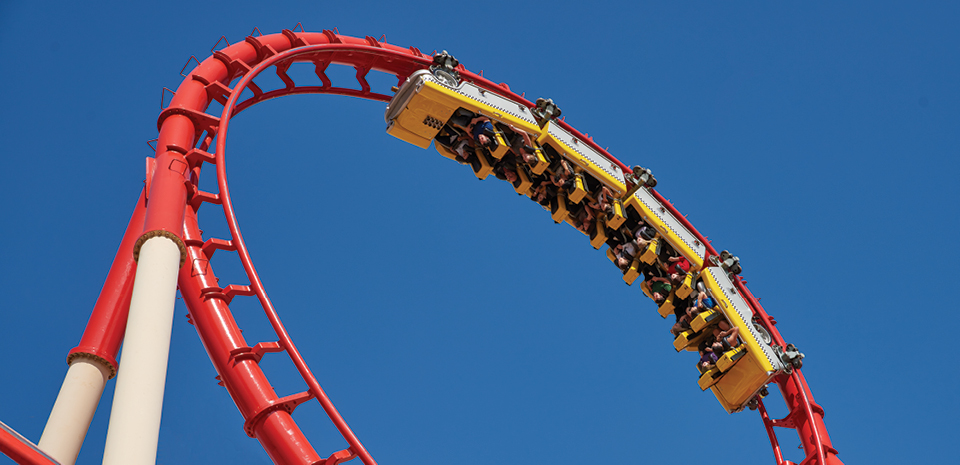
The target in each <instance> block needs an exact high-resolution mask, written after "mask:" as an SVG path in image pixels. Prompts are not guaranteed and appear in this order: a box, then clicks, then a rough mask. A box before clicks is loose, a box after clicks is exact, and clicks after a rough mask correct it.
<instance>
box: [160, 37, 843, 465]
mask: <svg viewBox="0 0 960 465" xmlns="http://www.w3.org/2000/svg"><path fill="white" fill-rule="evenodd" d="M294 62H307V63H312V64H314V65H315V67H316V74H317V76H318V77H319V78H320V80H321V81H322V83H323V85H322V86H299V87H298V86H297V85H296V83H295V82H294V81H293V80H292V79H291V78H290V76H288V75H287V73H286V71H287V70H288V69H289V67H290V65H291V64H293V63H294ZM431 63H432V57H430V56H425V55H424V54H422V53H420V51H419V50H417V49H415V48H412V47H411V48H409V49H405V48H401V47H397V46H394V45H390V44H386V43H383V42H379V41H377V40H376V39H374V38H372V37H369V36H368V37H366V38H364V39H359V38H354V37H347V36H342V35H339V34H336V33H334V32H332V31H323V32H322V33H296V32H293V31H290V30H284V31H283V33H281V34H272V35H265V36H258V37H252V36H251V37H247V38H246V40H245V41H244V42H240V43H237V44H234V45H231V46H228V47H226V48H225V49H223V50H219V51H216V52H214V54H213V56H211V57H209V58H207V59H206V60H204V61H203V62H202V63H200V64H199V65H198V66H197V67H196V68H194V69H193V70H192V71H191V72H190V73H189V74H188V75H187V77H186V79H185V80H184V81H183V83H181V85H180V87H179V88H178V89H177V92H176V95H175V96H174V97H173V99H172V100H171V102H170V105H169V106H168V107H167V108H166V109H164V110H163V111H162V112H161V114H160V117H159V120H158V127H159V129H160V136H159V138H158V142H157V158H158V160H159V159H160V156H161V155H162V154H163V155H168V156H169V155H173V156H174V158H175V159H176V158H180V157H182V159H183V160H185V161H186V163H187V164H188V168H189V173H188V176H189V181H188V182H187V183H186V185H185V188H186V194H187V196H186V199H187V200H186V205H187V207H189V208H186V213H185V214H184V222H183V231H182V236H183V240H184V243H185V244H186V248H187V261H188V263H187V265H186V266H184V267H182V269H181V271H180V278H179V286H180V292H181V294H182V295H183V299H184V301H185V303H186V304H187V307H188V309H189V311H190V317H191V320H192V322H193V323H194V325H195V327H196V329H197V332H198V334H199V336H200V338H201V340H202V342H203V344H204V347H205V348H206V350H207V353H208V354H209V356H210V359H211V361H212V362H213V365H214V366H215V368H216V370H217V372H218V374H219V377H220V379H221V382H222V384H223V385H224V387H226V389H227V391H228V392H229V393H230V396H231V397H232V398H233V400H234V402H235V403H236V405H237V408H238V409H239V410H240V413H241V414H242V415H243V418H244V429H245V431H246V432H247V434H248V435H250V436H251V437H255V438H257V439H258V440H259V441H260V443H261V444H262V445H263V447H264V449H265V450H266V451H267V453H268V455H269V456H270V457H271V459H272V460H273V461H274V462H276V463H283V464H313V463H319V464H327V465H333V464H337V463H341V462H344V461H347V460H350V459H353V458H355V457H359V458H360V460H361V461H362V462H363V463H364V464H366V465H372V464H375V463H376V462H375V461H374V460H373V458H372V457H371V456H370V454H369V453H368V452H367V451H366V449H364V447H363V445H362V444H361V443H360V441H359V440H358V439H357V437H356V436H355V435H354V434H353V432H352V431H351V430H350V428H349V427H348V426H347V424H346V422H345V421H344V420H343V418H342V417H341V416H340V414H339V413H338V412H337V410H336V408H335V407H334V406H333V404H332V402H331V401H330V400H329V399H328V398H327V396H326V394H325V393H324V391H323V389H322V388H321V387H320V384H319V382H318V381H317V379H316V377H315V376H314V375H313V374H312V373H311V371H310V369H309V368H308V367H307V365H306V362H305V361H304V360H303V357H302V356H301V355H300V353H299V352H298V351H297V348H296V346H295V345H294V343H293V341H292V340H291V339H290V336H289V334H288V333H287V331H286V329H285V328H284V327H283V324H282V323H281V321H280V318H279V316H278V314H277V312H276V309H275V308H274V307H273V304H272V303H271V302H270V299H269V298H268V297H267V294H266V292H265V290H264V288H263V284H262V283H261V281H260V278H259V276H258V275H257V272H256V269H255V268H254V266H253V262H252V260H251V258H250V254H249V252H248V251H247V247H246V244H245V243H244V241H243V237H242V236H241V234H240V230H239V226H238V224H237V219H236V216H235V214H234V210H233V205H232V202H231V201H230V195H229V189H228V186H227V181H226V162H225V148H226V133H227V130H228V128H229V121H230V118H231V117H232V116H234V115H235V114H237V113H239V112H241V111H243V110H245V109H246V108H249V107H250V106H252V105H255V104H257V103H259V102H262V101H265V100H268V99H271V98H275V97H280V96H285V95H293V94H307V93H324V94H338V95H350V96H354V97H359V98H365V99H370V100H379V101H388V100H389V99H390V98H391V96H389V95H384V94H378V93H374V92H371V90H370V86H369V84H368V83H367V81H366V79H365V76H366V75H367V73H369V72H370V71H380V72H385V73H389V74H392V75H394V76H396V77H397V79H398V83H402V82H403V80H404V79H406V77H407V76H408V75H410V74H411V73H413V72H414V71H417V70H419V69H424V68H427V67H428V66H429V65H430V64H431ZM330 64H336V65H345V66H351V67H353V68H354V69H356V77H357V81H358V82H359V84H360V87H361V89H360V90H357V89H351V88H346V87H335V86H333V84H332V83H331V82H330V80H329V78H327V76H326V74H325V73H324V71H325V70H326V68H327V67H328V66H329V65H330ZM271 67H273V68H275V71H276V74H277V76H278V77H279V78H280V79H281V80H282V81H283V82H284V84H285V87H284V88H282V89H275V90H270V91H267V92H264V91H263V90H262V89H260V87H258V86H257V85H256V84H255V83H254V82H253V79H254V77H256V76H257V75H258V74H259V73H261V72H263V71H265V70H266V69H269V68H271ZM458 69H459V71H460V74H461V77H462V78H463V79H466V80H468V81H472V82H474V83H475V84H477V85H479V86H481V87H484V88H486V89H488V90H490V91H493V92H496V93H499V94H501V95H503V96H505V97H507V98H510V99H512V100H515V101H517V102H521V103H523V104H525V105H527V106H528V107H533V106H534V105H533V104H532V103H531V102H529V101H528V100H526V99H524V98H522V97H521V96H519V95H516V94H515V93H513V92H511V91H510V90H509V88H508V87H507V86H506V85H501V84H496V83H494V82H492V81H489V80H487V79H485V78H483V77H481V76H479V75H477V74H475V73H472V72H470V71H467V70H466V69H464V68H463V67H462V65H461V66H460V67H459V68H458ZM238 78H239V79H240V80H239V82H237V84H236V85H235V86H234V87H233V88H231V87H230V83H232V82H233V81H234V80H235V79H238ZM245 89H249V90H250V91H251V92H252V93H253V96H252V97H250V98H248V99H247V100H244V101H240V95H241V93H242V91H243V90H245ZM214 100H216V101H218V102H220V103H221V104H223V106H224V108H223V112H222V114H221V115H220V117H219V118H218V117H215V116H212V115H209V114H207V113H205V111H206V109H207V107H208V105H209V104H210V103H211V101H214ZM559 124H560V125H561V126H562V127H564V129H567V130H568V131H570V132H571V133H572V134H573V135H575V136H576V137H577V138H579V139H580V140H581V141H585V142H586V143H588V144H590V145H591V146H592V147H593V148H594V149H596V150H597V151H599V152H600V153H602V154H604V155H605V156H607V157H608V158H609V159H610V160H611V161H613V162H615V163H617V164H618V165H620V167H621V168H623V169H624V170H625V171H628V170H629V168H628V167H627V166H626V165H624V164H623V163H622V162H620V161H619V160H617V159H615V158H614V157H612V156H610V155H609V154H608V153H607V152H606V151H605V150H603V149H602V148H601V147H599V146H598V145H596V144H595V143H594V142H593V141H592V140H591V139H590V138H588V137H586V136H584V135H583V134H581V133H580V132H578V131H577V130H575V129H573V128H572V127H570V126H569V125H567V124H566V123H565V122H563V121H560V122H559ZM214 139H216V150H215V153H210V152H208V151H207V150H208V149H209V147H210V145H211V143H213V141H214ZM165 159H166V158H165ZM204 162H207V163H212V164H215V165H217V182H218V188H219V193H208V192H202V191H200V190H199V189H198V188H197V186H198V183H199V175H200V170H201V167H202V165H203V163H204ZM159 167H160V166H159V165H158V168H159ZM157 171H160V170H159V169H158V170H157ZM148 182H149V176H148ZM148 191H149V186H148ZM181 192H182V191H181ZM652 192H653V193H654V195H655V196H656V197H657V198H658V200H660V201H661V202H662V203H663V204H664V205H666V206H667V207H668V208H669V209H670V210H671V213H673V215H674V216H675V217H676V218H678V219H679V220H680V221H681V222H683V223H684V225H685V226H686V227H687V228H689V229H690V230H691V231H692V232H693V233H694V234H695V235H696V236H697V238H698V239H699V240H700V241H701V243H703V244H706V245H707V250H708V254H710V255H718V254H717V252H716V250H715V249H714V248H713V247H712V246H710V243H709V241H707V240H706V238H705V237H703V235H701V234H700V233H699V232H698V231H697V230H696V229H695V228H694V227H693V226H692V225H691V224H689V223H688V222H687V221H686V219H685V218H684V217H683V215H681V214H680V213H679V212H678V211H677V210H676V208H675V207H673V205H671V204H670V203H669V202H667V201H666V200H665V199H663V198H662V197H661V196H660V194H658V193H656V192H655V191H652ZM181 195H182V193H181ZM148 201H154V202H165V200H161V199H152V198H151V199H148ZM204 202H206V203H213V204H219V205H221V206H222V208H223V210H224V213H225V216H226V219H227V223H228V226H229V229H230V233H231V236H232V237H231V238H230V239H229V240H226V239H215V238H212V239H204V238H203V237H202V234H201V231H200V229H199V225H198V223H197V211H198V209H199V208H200V205H201V204H202V203H204ZM216 250H226V251H236V252H237V253H238V254H239V256H240V260H241V262H242V264H243V267H244V270H245V271H246V273H247V277H248V279H249V280H250V284H248V285H243V284H239V285H238V284H233V285H228V286H224V287H220V286H219V284H218V282H217V278H216V276H215V275H214V272H213V269H212V267H211V265H210V258H211V257H212V256H213V253H214V252H215V251H216ZM735 283H736V286H737V287H738V289H739V290H740V292H741V293H742V295H744V296H745V297H746V299H747V301H748V303H749V304H750V306H751V307H752V309H753V311H754V313H755V314H756V315H758V316H759V318H760V320H761V322H762V324H763V326H765V327H766V329H767V330H768V331H769V333H770V334H771V336H772V337H773V339H774V342H775V343H776V344H780V345H785V343H784V340H783V338H782V336H781V335H780V333H779V332H778V331H777V330H776V328H775V326H774V325H775V324H776V322H775V320H773V319H772V318H771V317H769V316H768V315H767V314H766V312H765V311H764V310H763V308H762V307H761V306H760V304H759V302H758V301H757V300H756V299H755V298H754V297H753V295H752V294H751V293H750V291H749V290H747V288H746V286H745V281H743V280H742V279H740V278H739V277H737V278H735ZM254 295H255V296H257V298H258V300H259V302H260V304H261V305H262V307H263V309H264V312H265V313H266V316H267V318H268V319H269V321H270V323H271V325H272V326H273V329H274V330H275V332H276V334H277V341H266V342H260V343H257V344H253V345H249V344H248V343H247V342H246V341H245V340H244V339H243V337H242V336H241V333H240V329H239V328H238V327H237V324H236V322H235V321H234V319H233V316H232V314H231V312H230V308H229V304H230V302H231V301H232V299H233V298H234V297H235V296H254ZM281 351H282V352H286V353H287V354H288V355H289V356H290V358H291V359H292V360H293V362H294V365H295V366H296V368H297V370H298V371H299V372H300V374H301V376H302V377H303V379H304V381H305V382H306V384H307V386H308V389H307V391H305V392H303V393H300V394H293V395H289V396H286V397H282V398H281V397H279V396H278V395H277V394H276V393H275V392H274V390H273V388H272V387H271V386H270V383H269V382H268V381H267V379H266V377H265V375H264V373H263V371H262V370H261V369H260V367H259V361H260V359H261V358H262V357H263V356H264V355H265V354H266V353H268V352H281ZM776 382H777V384H778V385H779V387H780V389H781V392H782V393H783V397H784V399H785V400H786V402H787V407H788V409H789V412H790V413H789V415H788V416H787V417H786V418H784V419H780V420H771V419H770V418H769V417H768V416H767V413H766V409H765V408H764V406H763V405H762V403H761V405H760V414H761V418H762V420H763V422H764V425H765V427H766V429H767V432H768V434H769V436H770V440H771V444H772V446H773V450H774V456H775V458H776V461H777V463H778V464H779V465H787V464H790V463H792V462H789V461H786V460H784V459H783V457H782V454H781V452H780V446H779V444H778V443H777V439H776V435H775V434H774V430H773V428H774V427H775V426H776V427H784V428H793V429H796V430H797V432H798V434H799V436H800V440H801V442H802V446H803V449H804V451H805V452H806V455H807V456H806V459H805V460H804V461H803V463H804V464H805V465H812V464H818V465H828V464H829V465H836V464H841V462H840V460H839V459H837V457H836V450H834V449H833V447H832V445H831V443H830V439H829V437H828V435H827V432H826V427H825V426H824V423H823V409H822V408H821V407H820V406H818V405H817V404H816V403H814V400H813V395H812V394H811V393H810V390H809V388H808V387H807V384H806V381H805V380H804V378H803V375H802V374H801V373H800V370H794V371H793V372H792V374H790V375H783V376H781V377H780V378H778V379H777V380H776ZM311 398H316V399H317V400H318V401H319V402H320V404H321V406H322V407H323V409H324V411H325V412H326V413H327V415H328V416H329V417H330V419H331V421H332V422H333V423H334V425H335V426H336V427H337V429H338V430H339V431H340V433H341V434H342V435H343V438H344V439H345V440H346V442H347V443H348V445H349V447H347V448H346V449H343V450H340V451H338V452H335V453H333V454H331V455H330V456H328V457H327V458H325V459H324V458H321V456H320V455H318V454H317V452H316V451H315V450H314V449H313V447H312V446H311V445H310V443H309V442H308V441H307V439H306V438H305V437H304V436H303V434H302V433H301V432H300V430H299V428H298V427H297V425H296V423H295V422H294V421H293V418H292V416H291V414H292V412H293V410H294V409H295V408H296V406H297V405H299V404H300V403H303V402H305V401H308V400H310V399H311Z"/></svg>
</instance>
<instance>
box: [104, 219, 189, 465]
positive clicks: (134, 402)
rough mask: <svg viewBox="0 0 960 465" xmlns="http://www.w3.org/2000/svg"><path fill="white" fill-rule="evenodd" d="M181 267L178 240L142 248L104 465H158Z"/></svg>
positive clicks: (154, 240) (160, 239)
mask: <svg viewBox="0 0 960 465" xmlns="http://www.w3.org/2000/svg"><path fill="white" fill-rule="evenodd" d="M179 268H180V249H179V248H178V246H177V244H176V243H175V242H174V241H172V240H170V239H168V238H166V237H163V236H157V237H153V238H150V239H148V240H147V241H146V242H144V244H143V246H142V247H141V248H140V256H139V260H138V263H137V274H136V278H135V279H134V284H133V296H132V298H131V300H130V316H129V317H128V318H127V330H126V333H124V338H123V351H122V353H121V355H120V357H121V358H120V369H119V372H118V374H117V388H116V392H115V393H114V395H113V407H112V408H111V410H110V426H109V427H108V428H107V442H106V446H105V447H104V451H103V463H104V465H140V464H143V465H151V464H154V463H156V460H157V441H158V439H159V436H160V414H161V412H162V410H163V389H164V384H165V381H166V376H167V357H168V356H169V353H170V333H171V331H172V327H173V306H174V302H175V301H176V292H177V274H178V271H179Z"/></svg>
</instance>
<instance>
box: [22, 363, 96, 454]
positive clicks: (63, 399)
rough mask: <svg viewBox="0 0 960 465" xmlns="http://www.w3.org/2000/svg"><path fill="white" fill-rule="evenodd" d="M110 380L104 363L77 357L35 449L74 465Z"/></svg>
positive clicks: (64, 380)
mask: <svg viewBox="0 0 960 465" xmlns="http://www.w3.org/2000/svg"><path fill="white" fill-rule="evenodd" d="M109 377H110V368H109V367H108V366H107V364H106V363H105V362H102V361H100V360H93V359H90V358H84V357H78V358H76V359H74V360H73V363H71V364H70V368H69V369H68V370H67V376H66V377H64V379H63V385H62V386H61V387H60V394H58V395H57V401H56V403H55V404H53V410H51V411H50V417H49V418H48V419H47V425H46V426H45V427H44V428H43V434H42V435H41V436H40V442H39V443H37V447H38V448H39V449H40V450H42V451H43V452H45V453H46V454H47V455H49V456H50V457H53V458H54V459H56V460H57V461H58V462H60V463H61V464H62V465H73V463H74V462H76V461H77V455H78V454H79V453H80V446H82V445H83V438H84V437H86V436H87V429H88V428H90V422H91V421H92V420H93V414H94V413H96V411H97V405H98V404H99V403H100V396H101V395H103V388H104V386H105V385H106V384H107V379H109Z"/></svg>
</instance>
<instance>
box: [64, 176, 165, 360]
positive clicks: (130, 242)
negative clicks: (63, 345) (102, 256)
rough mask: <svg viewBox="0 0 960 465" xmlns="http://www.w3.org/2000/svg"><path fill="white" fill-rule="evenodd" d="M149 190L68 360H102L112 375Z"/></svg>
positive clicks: (121, 337)
mask: <svg viewBox="0 0 960 465" xmlns="http://www.w3.org/2000/svg"><path fill="white" fill-rule="evenodd" d="M145 194H146V192H144V191H140V199H139V200H137V206H136V207H135V208H134V210H133V215H132V216H131V217H130V222H129V223H128V224H127V231H126V232H125V233H124V234H123V239H122V240H121V241H120V248H119V249H118V250H117V256H116V258H114V259H113V265H111V266H110V272H109V273H107V279H106V281H105V282H104V283H103V289H101V290H100V297H98V298H97V303H96V305H94V307H93V313H91V315H90V320H88V321H87V328H86V329H85V330H84V331H83V336H82V337H81V338H80V345H78V346H77V347H74V348H73V349H71V350H70V352H69V354H68V355H67V363H68V364H69V363H71V362H72V361H73V360H75V359H76V358H78V357H87V358H93V359H100V360H101V361H103V362H105V363H106V364H108V365H109V367H110V377H111V378H113V377H114V376H116V374H117V360H116V358H117V353H118V352H119V351H120V343H121V342H122V341H123V330H124V328H125V327H126V324H127V312H128V311H129V310H130V294H131V293H132V292H133V277H134V275H135V274H136V271H137V263H136V262H135V261H134V260H133V246H134V244H135V243H136V242H137V239H139V238H140V235H141V234H142V233H143V220H144V217H145V215H146V211H147V209H146V203H147V198H146V195H145Z"/></svg>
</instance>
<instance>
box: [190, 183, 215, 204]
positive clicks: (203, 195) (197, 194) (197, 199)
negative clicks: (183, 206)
mask: <svg viewBox="0 0 960 465" xmlns="http://www.w3.org/2000/svg"><path fill="white" fill-rule="evenodd" d="M187 202H189V203H190V206H191V207H193V209H194V210H196V209H198V208H200V204H201V203H203V202H207V203H212V204H215V205H221V204H223V200H222V199H220V194H214V193H213V192H205V191H202V190H200V189H198V188H197V186H195V185H194V184H193V183H188V188H187Z"/></svg>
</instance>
